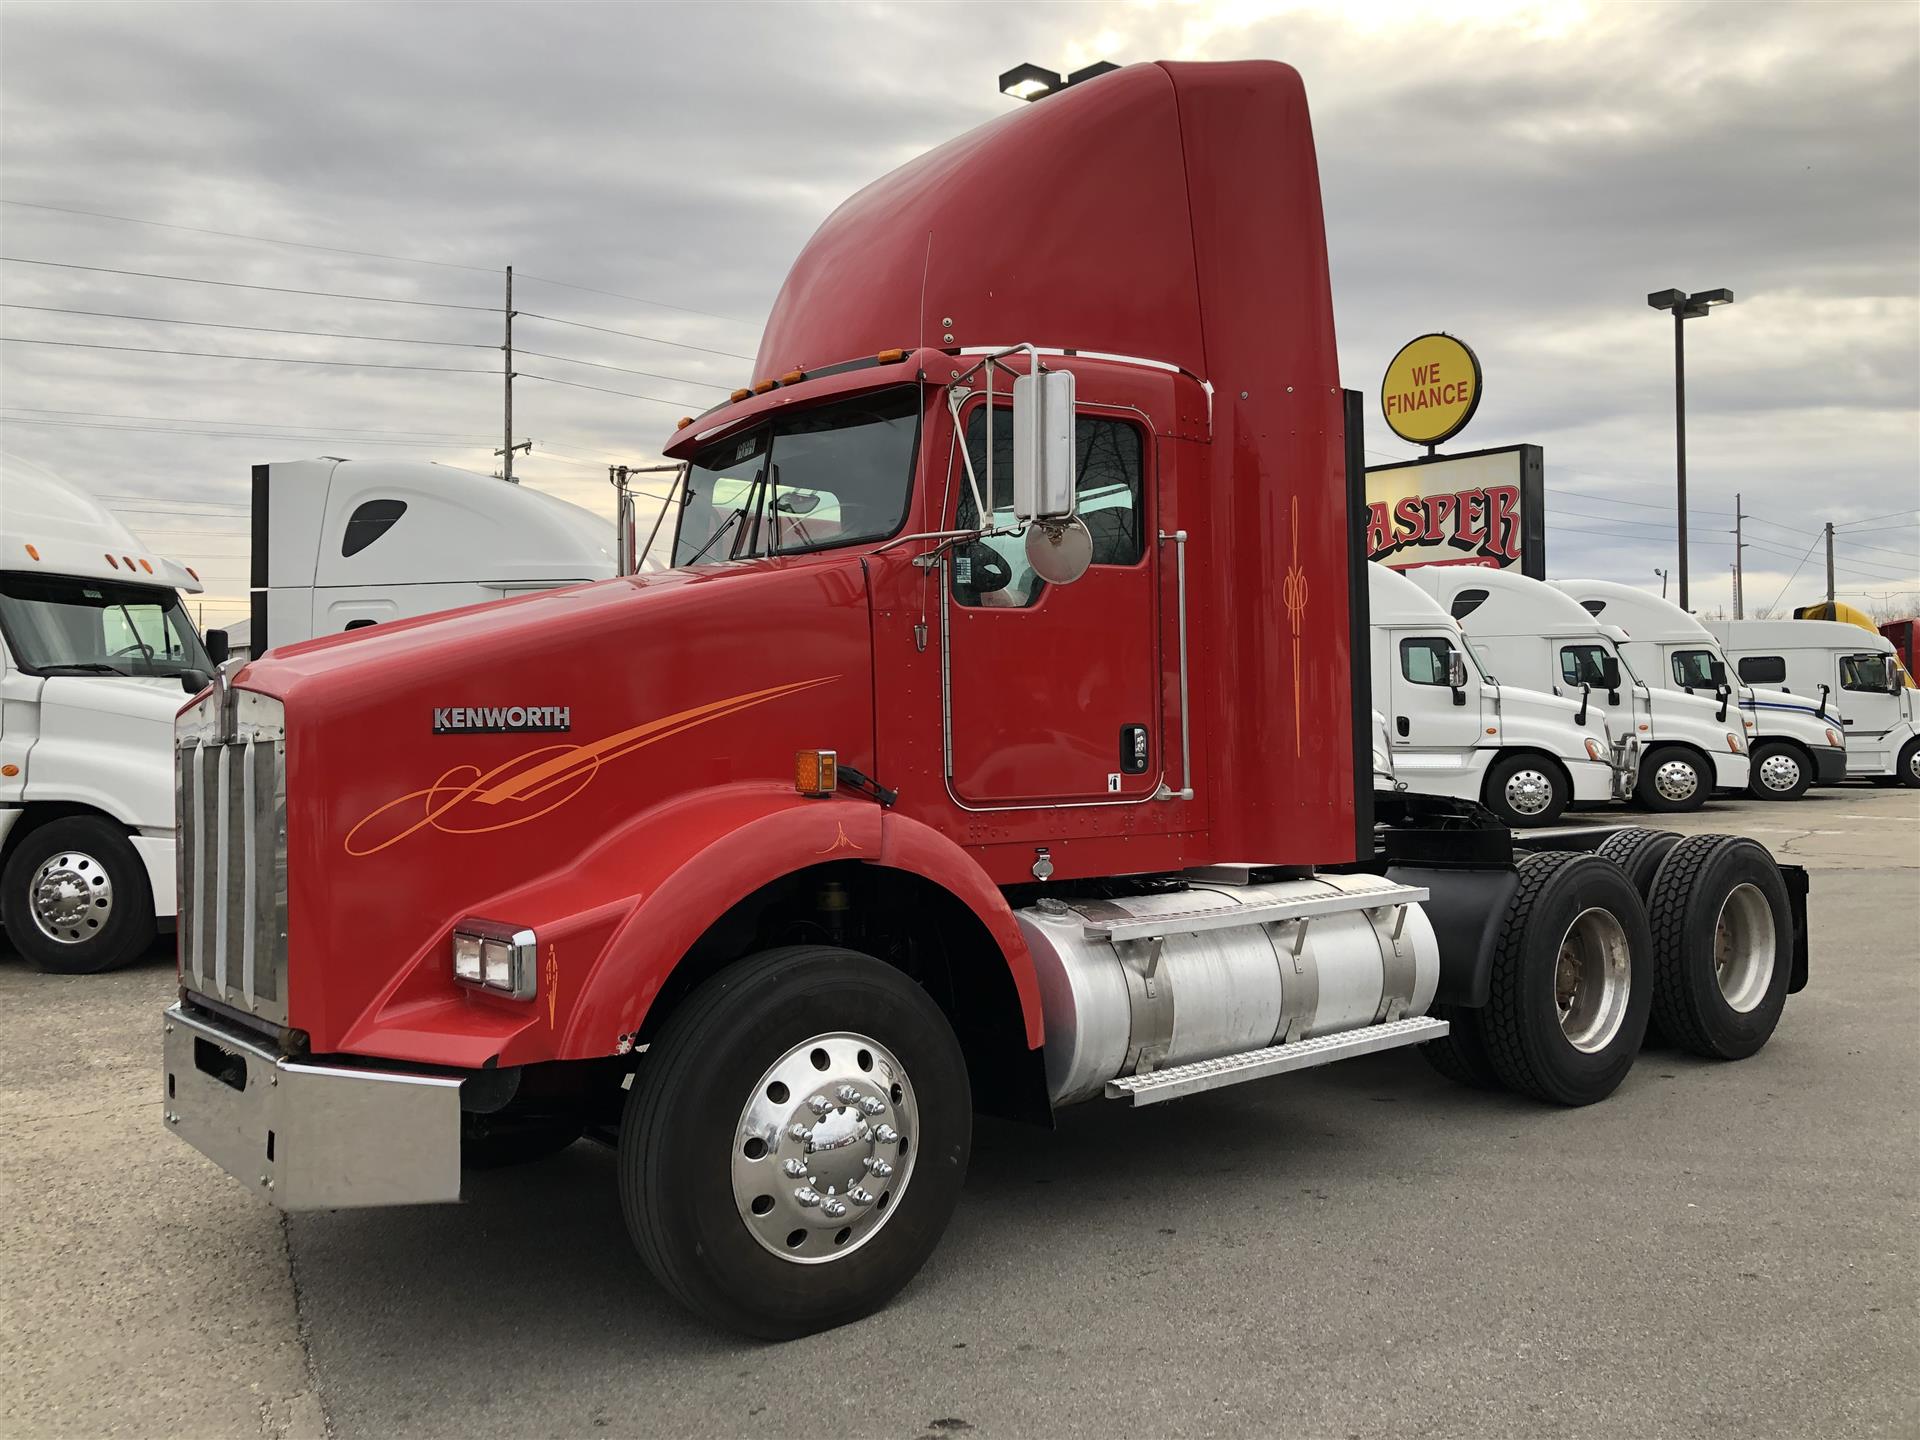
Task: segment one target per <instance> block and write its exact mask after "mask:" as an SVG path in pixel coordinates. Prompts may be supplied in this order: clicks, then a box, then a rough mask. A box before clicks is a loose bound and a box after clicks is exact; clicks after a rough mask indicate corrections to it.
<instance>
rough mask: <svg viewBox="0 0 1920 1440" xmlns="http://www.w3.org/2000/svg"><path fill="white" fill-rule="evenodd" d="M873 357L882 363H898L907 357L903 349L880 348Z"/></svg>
mask: <svg viewBox="0 0 1920 1440" xmlns="http://www.w3.org/2000/svg"><path fill="white" fill-rule="evenodd" d="M873 358H874V359H876V360H878V361H879V362H880V363H881V364H882V365H898V364H899V363H900V362H901V361H902V360H904V359H906V358H907V352H906V351H904V350H882V351H881V352H880V353H879V354H878V355H876V356H874V357H873Z"/></svg>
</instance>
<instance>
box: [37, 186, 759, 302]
mask: <svg viewBox="0 0 1920 1440" xmlns="http://www.w3.org/2000/svg"><path fill="white" fill-rule="evenodd" d="M0 204H4V205H18V206H21V207H23V208H25V209H28V210H50V211H52V212H54V213H55V214H58V215H85V216H87V217H88V218H90V219H94V220H117V221H119V222H120V223H122V224H124V225H151V226H153V227H154V228H155V229H158V230H183V231H186V232H187V233H188V234H192V235H215V236H218V237H219V238H220V239H222V240H250V241H253V242H254V243H256V244H260V245H286V246H290V247H291V248H293V249H295V250H319V251H322V252H323V253H325V254H328V255H352V256H356V257H358V258H359V259H362V260H392V261H395V262H397V263H398V264H401V265H435V266H438V267H439V268H441V269H443V270H466V271H470V272H472V273H473V274H475V275H495V276H497V275H499V273H500V267H499V266H497V265H495V266H486V265H466V264H463V263H461V262H460V261H458V260H429V259H427V258H426V257H425V256H421V255H388V254H385V253H383V252H381V251H379V250H349V249H347V248H345V247H344V246H340V245H317V244H315V243H314V242H312V241H310V240H283V239H281V238H279V237H278V236H275V235H244V234H241V233H240V232H239V231H236V230H209V229H207V228H206V227H205V226H203V225H179V224H175V223H173V222H172V221H168V220H142V219H140V218H138V217H137V216H133V215H110V214H108V213H107V212H106V211H104V210H81V209H78V208H76V207H74V206H71V205H46V204H42V203H39V202H37V201H33V200H3V201H0ZM518 278H519V279H522V280H536V281H538V282H539V283H540V284H542V285H557V286H559V287H560V288H561V289H563V290H580V291H584V292H585V293H587V294H589V295H608V296H611V297H612V298H614V299H616V300H631V301H632V302H634V303H635V304H637V305H651V306H653V307H655V308H656V309H660V310H678V311H679V312H680V313H682V314H683V315H703V316H705V317H706V318H707V319H709V320H724V321H726V322H727V323H728V324H730V325H747V324H751V323H752V322H751V321H747V320H741V319H738V318H736V317H735V316H732V315H716V314H714V313H713V312H712V311H711V310H695V309H693V308H692V307H690V306H686V305H672V304H669V303H668V302H666V301H665V300H648V299H644V298H642V297H641V296H639V295H623V294H621V293H620V292H619V291H618V290H596V289H594V288H593V287H592V286H591V285H575V284H573V283H572V282H571V281H567V280H550V279H548V278H547V277H545V276H543V275H521V276H519V277H518Z"/></svg>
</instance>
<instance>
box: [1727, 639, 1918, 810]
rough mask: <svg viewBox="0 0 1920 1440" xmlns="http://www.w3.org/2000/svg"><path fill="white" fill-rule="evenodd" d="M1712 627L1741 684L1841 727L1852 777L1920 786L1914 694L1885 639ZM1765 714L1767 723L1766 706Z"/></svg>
mask: <svg viewBox="0 0 1920 1440" xmlns="http://www.w3.org/2000/svg"><path fill="white" fill-rule="evenodd" d="M1706 628H1707V629H1708V630H1709V631H1710V632H1712V634H1713V636H1714V637H1715V638H1716V639H1717V640H1718V641H1719V642H1720V644H1721V645H1722V646H1723V647H1725V650H1726V654H1727V657H1728V658H1729V659H1731V660H1732V661H1733V663H1734V668H1735V670H1736V671H1737V673H1738V674H1739V676H1740V678H1741V679H1742V680H1744V681H1746V682H1748V683H1749V684H1755V685H1769V686H1776V687H1778V693H1779V694H1780V695H1781V696H1782V698H1783V699H1785V700H1787V701H1790V702H1792V703H1793V704H1795V705H1796V706H1799V707H1800V708H1802V709H1804V708H1807V707H1810V706H1811V707H1815V708H1816V709H1817V710H1818V711H1819V713H1820V714H1821V715H1822V717H1823V718H1824V723H1825V724H1827V725H1833V724H1835V723H1838V725H1839V726H1840V727H1841V732H1842V733H1843V734H1844V735H1845V736H1846V742H1847V749H1846V771H1845V773H1846V775H1847V777H1848V778H1850V779H1870V780H1879V781H1883V782H1887V783H1898V784H1901V785H1914V786H1920V726H1916V723H1915V713H1914V712H1915V705H1914V699H1915V692H1914V690H1913V689H1912V688H1911V687H1909V686H1908V685H1907V683H1906V677H1905V673H1904V672H1903V670H1902V669H1901V666H1900V662H1899V658H1898V656H1897V655H1896V654H1895V651H1894V646H1893V642H1892V641H1891V640H1889V639H1887V637H1886V636H1884V635H1879V634H1875V633H1874V632H1873V631H1870V630H1864V629H1862V628H1861V627H1860V626H1858V625H1849V624H1847V623H1846V622H1844V621H1840V620H1718V621H1713V620H1710V621H1708V622H1706ZM1760 714H1761V718H1762V721H1763V722H1764V721H1765V719H1766V717H1767V714H1768V709H1767V706H1765V705H1763V706H1762V707H1761V711H1760ZM1822 778H1825V777H1824V776H1823V777H1822Z"/></svg>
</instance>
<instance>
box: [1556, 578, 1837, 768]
mask: <svg viewBox="0 0 1920 1440" xmlns="http://www.w3.org/2000/svg"><path fill="white" fill-rule="evenodd" d="M1551 583H1552V584H1553V585H1554V586H1555V587H1556V588H1557V589H1558V590H1560V591H1561V592H1562V593H1563V594H1566V595H1569V596H1571V597H1572V598H1573V599H1575V600H1577V601H1579V602H1580V605H1581V607H1582V608H1583V609H1585V610H1586V611H1588V612H1589V613H1590V614H1592V615H1594V616H1595V617H1596V618H1599V619H1603V620H1605V621H1607V622H1608V623H1610V624H1614V625H1618V626H1620V627H1621V628H1623V629H1624V630H1625V631H1626V632H1627V639H1626V640H1625V641H1624V642H1623V643H1622V645H1621V649H1622V650H1623V652H1624V653H1626V654H1628V655H1630V656H1631V657H1632V658H1633V661H1634V665H1635V668H1636V670H1637V671H1638V672H1639V673H1640V674H1642V675H1645V676H1647V677H1648V678H1649V681H1650V683H1652V684H1654V685H1658V686H1664V687H1665V688H1667V689H1669V690H1672V691H1678V692H1680V693H1683V694H1687V695H1694V696H1711V697H1712V698H1713V699H1714V701H1715V702H1716V703H1717V704H1718V706H1719V707H1720V709H1721V710H1725V709H1727V707H1728V705H1729V704H1730V703H1731V704H1734V705H1737V706H1738V707H1739V708H1738V710H1737V712H1735V713H1737V714H1738V716H1739V719H1740V723H1741V729H1742V732H1743V733H1744V734H1745V736H1746V739H1747V747H1748V750H1749V758H1750V760H1751V762H1752V763H1751V766H1750V767H1749V771H1748V775H1747V779H1746V780H1745V781H1742V782H1738V783H1734V782H1730V781H1729V780H1728V779H1726V778H1725V777H1722V778H1721V779H1720V780H1719V781H1718V783H1719V784H1720V785H1721V786H1722V787H1723V788H1726V789H1738V788H1744V789H1745V790H1746V791H1747V793H1748V794H1750V795H1752V796H1754V797H1755V798H1756V799H1762V800H1797V799H1799V798H1800V797H1801V796H1802V795H1804V794H1805V793H1806V791H1807V787H1808V786H1809V785H1812V784H1814V783H1815V782H1816V781H1817V782H1818V783H1820V784H1823V785H1831V784H1833V783H1834V782H1835V781H1837V780H1841V779H1844V778H1845V776H1846V774H1847V748H1846V741H1845V740H1844V739H1843V738H1842V737H1843V736H1844V735H1845V734H1846V733H1847V732H1846V731H1845V729H1844V727H1842V726H1838V725H1835V724H1834V723H1833V721H1834V716H1833V715H1831V714H1827V713H1822V707H1821V706H1819V705H1817V704H1816V703H1815V702H1814V701H1813V700H1812V699H1810V698H1809V697H1807V696H1804V695H1794V694H1790V693H1789V692H1787V691H1785V690H1774V689H1767V688H1760V687H1756V686H1754V685H1752V684H1749V683H1748V682H1747V681H1746V680H1744V679H1743V678H1741V677H1740V675H1739V674H1738V673H1736V671H1735V670H1734V668H1733V666H1732V665H1730V664H1729V663H1728V662H1727V656H1726V652H1725V651H1723V650H1722V649H1721V648H1720V642H1719V641H1718V640H1717V639H1715V638H1714V635H1713V632H1712V631H1711V630H1709V629H1708V628H1707V627H1706V626H1705V625H1703V624H1701V622H1700V621H1699V620H1697V619H1695V618H1694V617H1693V616H1692V615H1689V614H1688V613H1687V612H1686V611H1685V610H1682V609H1681V608H1680V607H1679V606H1678V605H1675V604H1674V603H1673V602H1672V601H1670V600H1667V599H1664V598H1662V597H1661V596H1658V595H1653V594H1649V593H1648V592H1647V591H1645V590H1638V589H1635V588H1634V587H1633V586H1631V585H1622V584H1620V583H1619V582H1618V581H1614V580H1555V581H1552V582H1551ZM1716 758H1717V757H1716Z"/></svg>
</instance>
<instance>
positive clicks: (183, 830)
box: [174, 685, 287, 1025]
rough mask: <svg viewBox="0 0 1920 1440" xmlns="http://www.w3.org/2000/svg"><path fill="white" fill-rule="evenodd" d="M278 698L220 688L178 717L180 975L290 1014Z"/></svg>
mask: <svg viewBox="0 0 1920 1440" xmlns="http://www.w3.org/2000/svg"><path fill="white" fill-rule="evenodd" d="M284 722H285V712H284V709H283V707H282V706H281V704H280V702H279V701H278V700H275V699H274V698H273V697H271V696H268V695H260V694H257V693H255V692H254V691H251V690H232V689H228V688H227V687H225V686H224V685H223V686H217V687H216V688H215V689H214V690H213V691H212V692H210V693H209V694H208V695H207V696H206V697H204V698H203V699H202V700H201V701H200V703H199V704H197V705H194V706H193V707H191V708H190V709H188V710H185V711H183V712H182V713H181V715H180V718H179V719H178V720H177V721H176V722H175V724H174V797H175V809H176V814H177V819H178V822H179V829H178V832H177V834H178V840H177V842H176V843H177V844H178V847H179V863H178V872H179V883H180V918H179V934H178V942H179V948H180V976H181V980H182V981H183V982H184V983H185V985H186V986H187V988H188V989H190V990H194V991H198V992H199V993H200V994H202V995H206V996H209V997H211V998H212V999H215V1000H220V1001H224V1002H225V1003H226V1004H228V1005H231V1006H235V1007H237V1008H239V1009H241V1010H245V1011H247V1012H248V1013H250V1014H253V1015H257V1016H259V1017H260V1018H261V1019H262V1020H268V1021H272V1022H274V1023H276V1024H282V1025H284V1024H285V1023H286V1021H287V742H286V726H285V723H284Z"/></svg>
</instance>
